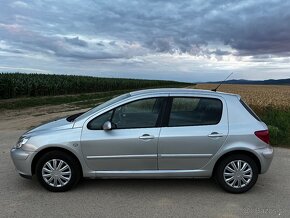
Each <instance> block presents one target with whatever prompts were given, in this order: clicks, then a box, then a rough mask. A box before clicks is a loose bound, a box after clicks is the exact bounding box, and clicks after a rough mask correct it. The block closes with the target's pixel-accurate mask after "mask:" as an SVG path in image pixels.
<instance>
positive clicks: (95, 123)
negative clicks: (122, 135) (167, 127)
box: [88, 98, 165, 130]
mask: <svg viewBox="0 0 290 218" xmlns="http://www.w3.org/2000/svg"><path fill="white" fill-rule="evenodd" d="M164 101H165V99H164V98H150V99H142V100H139V101H134V102H131V103H128V104H125V105H122V106H120V107H117V108H115V109H114V110H111V111H109V112H107V113H104V114H102V115H100V116H98V117H97V118H95V119H93V120H92V121H91V122H89V124H88V128H89V129H92V130H101V129H103V128H102V126H103V124H104V123H105V122H106V121H111V122H112V124H113V128H115V129H126V128H150V127H155V126H156V125H157V121H158V118H159V114H160V111H161V108H162V105H163V102H164Z"/></svg>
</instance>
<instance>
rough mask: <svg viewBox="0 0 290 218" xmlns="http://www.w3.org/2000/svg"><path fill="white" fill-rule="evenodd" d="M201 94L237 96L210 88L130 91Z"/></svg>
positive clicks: (132, 94) (136, 93) (135, 92)
mask: <svg viewBox="0 0 290 218" xmlns="http://www.w3.org/2000/svg"><path fill="white" fill-rule="evenodd" d="M164 93H168V94H196V95H198V94H203V95H212V96H221V95H231V96H238V97H239V95H237V94H231V93H224V92H214V91H210V90H203V89H189V88H188V89H186V88H159V89H144V90H140V91H134V92H131V93H130V94H131V96H137V95H145V94H164Z"/></svg>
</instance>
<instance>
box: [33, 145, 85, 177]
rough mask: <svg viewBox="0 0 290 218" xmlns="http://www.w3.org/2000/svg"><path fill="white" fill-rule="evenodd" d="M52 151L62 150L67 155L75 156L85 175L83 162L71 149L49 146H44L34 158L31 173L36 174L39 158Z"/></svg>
mask: <svg viewBox="0 0 290 218" xmlns="http://www.w3.org/2000/svg"><path fill="white" fill-rule="evenodd" d="M50 151H61V152H63V153H66V154H67V155H70V156H71V157H73V158H74V159H75V161H76V163H77V164H78V165H79V168H80V170H81V172H80V173H81V176H83V168H82V164H81V162H80V160H79V159H78V157H77V156H76V155H75V154H74V153H73V152H71V151H69V150H67V149H65V148H60V147H48V148H44V149H42V150H40V151H39V152H38V153H37V154H36V155H35V156H34V158H33V160H32V164H31V173H32V175H34V174H35V170H36V164H37V162H38V161H39V159H40V158H41V157H42V156H43V155H44V154H45V153H47V152H50Z"/></svg>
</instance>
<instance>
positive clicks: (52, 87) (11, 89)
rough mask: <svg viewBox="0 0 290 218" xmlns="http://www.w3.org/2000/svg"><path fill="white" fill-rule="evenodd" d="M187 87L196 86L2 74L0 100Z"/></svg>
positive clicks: (85, 77)
mask: <svg viewBox="0 0 290 218" xmlns="http://www.w3.org/2000/svg"><path fill="white" fill-rule="evenodd" d="M187 85H192V84H188V83H179V82H175V81H161V80H140V79H116V78H100V77H91V76H74V75H55V74H23V73H0V99H8V98H15V97H24V96H25V97H34V96H54V95H64V94H80V93H93V92H104V91H116V90H128V89H142V88H149V87H173V86H187Z"/></svg>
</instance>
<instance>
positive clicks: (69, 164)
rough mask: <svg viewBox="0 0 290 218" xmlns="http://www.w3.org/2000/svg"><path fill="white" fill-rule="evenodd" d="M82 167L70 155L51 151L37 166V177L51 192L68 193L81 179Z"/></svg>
mask: <svg viewBox="0 0 290 218" xmlns="http://www.w3.org/2000/svg"><path fill="white" fill-rule="evenodd" d="M80 172H81V171H80V166H79V164H77V161H76V160H75V159H74V158H73V157H72V156H70V155H68V154H66V153H64V152H60V151H51V152H48V153H46V154H44V155H43V156H42V157H41V158H40V159H39V161H38V163H37V165H36V176H37V178H38V181H39V182H40V184H41V185H42V186H43V187H44V188H46V189H47V190H49V191H53V192H63V191H68V190H69V189H71V188H72V187H73V186H74V185H76V184H77V183H78V181H79V179H80V177H81V173H80Z"/></svg>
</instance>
